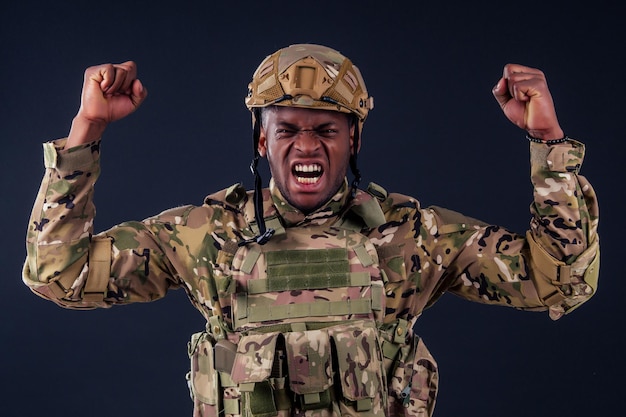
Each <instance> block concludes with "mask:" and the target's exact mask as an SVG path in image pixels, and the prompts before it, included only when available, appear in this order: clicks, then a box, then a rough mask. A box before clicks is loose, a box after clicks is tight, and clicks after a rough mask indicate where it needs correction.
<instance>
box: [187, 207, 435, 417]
mask: <svg viewBox="0 0 626 417" xmlns="http://www.w3.org/2000/svg"><path fill="white" fill-rule="evenodd" d="M368 202H369V203H370V204H369V205H366V206H368V207H367V210H370V211H371V210H376V209H377V210H378V212H379V213H374V215H375V216H377V217H380V218H384V217H383V213H382V211H381V209H380V206H379V204H378V202H377V201H376V199H375V198H372V199H369V200H368ZM371 203H374V204H375V205H374V204H371ZM250 205H251V204H250V203H247V204H246V206H248V207H246V209H248V210H249V209H250V207H249V206H250ZM357 212H359V213H360V214H361V215H363V212H364V207H359V209H358V210H357ZM324 220H328V219H324ZM343 220H345V218H339V220H338V221H335V222H334V223H333V224H332V225H329V224H328V222H327V221H320V222H319V223H316V222H312V223H310V224H307V225H303V226H298V227H293V228H283V227H282V226H281V225H280V223H279V222H278V218H277V217H274V216H271V215H270V216H268V217H267V218H266V222H267V223H269V224H271V227H274V228H275V229H276V231H277V232H276V234H275V236H274V237H272V239H271V240H270V241H269V242H268V243H267V244H265V245H258V244H250V245H245V246H241V247H238V248H236V250H235V249H234V248H233V250H231V251H230V253H229V252H228V250H223V251H221V253H220V255H219V256H220V257H221V258H222V259H221V261H222V262H224V261H225V262H226V263H227V264H230V268H228V270H229V274H228V275H227V276H219V277H216V287H217V291H218V294H219V301H220V305H221V306H222V311H223V312H224V317H211V318H210V320H209V323H208V324H207V331H205V332H200V333H197V334H194V335H193V337H192V340H191V342H190V344H189V356H190V358H191V371H190V372H189V374H188V380H189V387H190V391H191V395H192V398H193V400H194V417H200V416H202V417H205V416H210V417H217V416H224V417H238V416H245V417H269V416H291V415H298V416H311V417H339V416H344V415H348V416H364V417H365V416H372V417H374V416H376V417H385V416H424V417H425V416H429V415H431V413H432V409H433V407H434V403H435V397H436V392H437V384H438V374H437V365H436V363H435V361H434V359H433V358H432V356H431V355H430V353H429V352H428V350H427V348H426V346H425V345H424V344H423V342H422V341H421V339H420V338H419V337H417V336H415V335H413V332H412V330H411V329H410V328H409V326H410V323H409V322H407V321H406V320H401V319H400V320H397V321H396V322H394V323H384V320H383V319H384V313H385V282H386V274H385V271H384V268H381V267H380V266H379V262H378V258H379V257H378V251H377V248H376V247H375V246H374V245H373V244H372V243H371V242H370V240H369V239H368V238H367V236H365V235H364V234H362V233H360V230H361V229H362V225H357V224H356V223H355V222H354V221H343ZM272 223H273V224H272ZM251 226H252V227H251V228H253V225H251Z"/></svg>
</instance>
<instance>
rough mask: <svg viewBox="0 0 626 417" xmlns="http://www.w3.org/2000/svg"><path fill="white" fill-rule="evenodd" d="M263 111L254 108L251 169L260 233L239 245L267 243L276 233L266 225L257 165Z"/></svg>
mask: <svg viewBox="0 0 626 417" xmlns="http://www.w3.org/2000/svg"><path fill="white" fill-rule="evenodd" d="M260 116H261V112H260V110H259V109H258V108H256V109H254V126H253V127H252V140H253V143H254V158H253V159H252V162H251V163H250V171H252V174H253V175H254V217H255V220H256V223H257V225H258V226H259V234H258V235H257V236H255V237H253V238H251V239H246V240H243V241H241V242H239V244H238V245H239V246H245V245H247V244H248V243H253V242H256V243H258V244H259V245H265V244H266V243H267V242H269V241H270V239H271V238H272V236H273V235H274V233H275V230H274V229H272V228H269V229H268V228H267V227H266V226H265V219H264V218H263V191H262V189H263V180H262V179H261V175H260V174H259V170H258V168H257V166H258V165H259V159H261V155H260V154H259V136H260V133H261V124H260V122H259V119H260Z"/></svg>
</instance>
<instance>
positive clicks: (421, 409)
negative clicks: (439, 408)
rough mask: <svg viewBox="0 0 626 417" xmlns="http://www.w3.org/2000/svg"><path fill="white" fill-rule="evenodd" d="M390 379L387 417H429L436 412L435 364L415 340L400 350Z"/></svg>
mask: <svg viewBox="0 0 626 417" xmlns="http://www.w3.org/2000/svg"><path fill="white" fill-rule="evenodd" d="M392 369H393V370H392V374H391V375H390V376H389V401H388V407H389V411H388V415H394V416H405V417H430V416H431V415H432V413H433V409H434V408H435V401H436V399H437V388H438V384H439V374H438V371H437V363H436V362H435V359H434V358H433V357H432V355H431V354H430V352H429V351H428V348H427V347H426V345H425V344H424V342H423V341H422V339H421V338H420V337H418V336H414V337H413V340H412V343H411V344H410V345H404V346H402V347H401V348H400V351H399V352H398V356H397V358H396V361H395V363H394V365H393V368H392Z"/></svg>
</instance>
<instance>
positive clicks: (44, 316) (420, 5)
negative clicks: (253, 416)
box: [0, 0, 626, 417]
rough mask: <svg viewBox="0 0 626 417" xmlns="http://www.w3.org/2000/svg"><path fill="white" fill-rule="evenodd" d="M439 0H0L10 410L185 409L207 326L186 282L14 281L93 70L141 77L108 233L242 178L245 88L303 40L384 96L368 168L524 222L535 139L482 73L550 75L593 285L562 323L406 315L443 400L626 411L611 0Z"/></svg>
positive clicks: (414, 188) (546, 411) (122, 412)
mask: <svg viewBox="0 0 626 417" xmlns="http://www.w3.org/2000/svg"><path fill="white" fill-rule="evenodd" d="M434 3H435V2H428V3H424V2H419V1H414V2H409V1H405V2H399V1H393V0H388V1H385V2H383V1H343V2H342V1H335V2H314V1H309V2H286V1H282V2H277V1H258V2H238V1H234V0H233V1H229V2H210V1H196V2H187V1H177V2H167V3H163V4H161V5H155V4H153V2H141V1H138V2H132V3H131V2H118V1H107V2H97V3H96V2H88V1H84V0H83V1H80V2H79V1H65V2H62V1H57V2H35V1H28V0H26V1H20V2H17V1H13V2H3V3H2V6H0V47H1V49H0V54H1V55H0V81H1V83H2V87H1V88H0V106H1V112H0V138H1V139H2V141H3V143H2V151H1V152H0V153H1V158H2V162H1V167H2V170H3V171H2V175H1V177H0V178H1V181H2V195H3V199H2V212H1V213H2V220H3V230H4V233H3V239H2V242H1V245H2V250H1V251H0V253H1V256H2V266H3V269H2V272H3V274H2V275H3V279H2V280H1V281H0V282H1V284H0V285H1V287H0V289H1V292H0V294H2V303H1V304H0V315H1V317H2V320H1V321H0V323H1V324H0V335H1V337H2V343H1V345H0V346H1V347H0V375H1V376H0V378H1V382H2V386H3V388H2V389H1V390H0V398H1V401H0V416H3V417H4V416H6V417H12V416H21V417H28V416H41V415H47V416H55V417H56V416H94V417H96V416H116V417H126V416H190V415H191V408H192V405H191V401H190V399H189V396H188V392H187V388H186V383H185V379H184V374H185V372H186V371H187V369H188V363H187V361H188V360H187V354H186V343H187V340H188V337H189V335H190V334H191V333H192V332H195V331H198V330H200V329H202V328H203V325H204V323H203V321H202V319H201V316H200V315H199V314H197V313H196V312H195V310H194V309H193V308H192V307H191V305H190V304H189V303H188V302H187V300H186V296H185V294H184V292H183V291H182V290H181V291H174V292H172V293H171V294H169V295H168V297H166V298H165V299H164V300H161V301H158V302H155V303H152V304H151V305H145V306H144V305H132V306H125V307H115V308H112V309H109V310H100V311H90V312H76V311H70V310H64V309H61V308H59V307H57V306H56V305H54V304H53V303H51V302H47V301H44V300H43V299H40V298H38V297H36V296H35V295H33V294H32V293H31V292H30V291H29V290H28V289H27V288H26V287H25V286H24V285H23V284H22V282H21V278H20V277H21V266H22V262H23V259H24V256H25V248H24V236H25V232H26V226H27V221H28V215H29V213H30V207H31V205H32V203H33V200H34V198H35V195H36V191H37V188H38V186H39V181H40V179H41V175H42V174H43V167H42V152H41V143H42V142H43V141H46V140H51V139H55V138H57V137H61V136H65V135H66V134H67V132H68V129H69V126H70V122H71V119H72V117H73V116H74V114H75V112H76V110H77V109H78V105H79V97H80V90H81V86H82V76H83V71H84V69H85V68H86V67H88V66H90V65H94V64H99V63H104V62H120V61H125V60H129V59H132V60H135V61H136V62H137V63H138V66H139V73H140V78H141V79H142V81H143V82H144V84H145V85H146V87H147V88H148V89H149V92H150V94H149V97H148V99H147V100H146V102H145V103H144V105H143V106H142V108H141V109H140V110H139V111H138V112H137V113H135V114H133V115H132V116H131V117H129V118H128V119H125V120H122V121H119V122H117V123H115V124H113V125H112V126H110V128H109V129H108V130H107V132H106V134H105V138H104V147H103V155H102V156H103V169H102V170H103V175H102V177H101V180H100V181H99V183H98V185H97V197H96V204H97V206H98V218H97V221H96V229H97V231H101V230H103V229H106V228H109V227H111V226H113V225H114V224H117V223H119V222H121V221H124V220H131V219H143V218H145V217H148V216H150V215H153V214H156V213H158V212H160V211H162V210H164V209H167V208H170V207H173V206H176V205H179V204H186V203H197V204H199V203H201V201H202V198H203V197H204V196H205V195H206V194H209V193H211V192H213V191H216V190H218V189H221V188H223V187H226V186H229V185H231V184H232V183H234V182H239V181H241V182H243V183H244V184H245V185H246V186H247V187H250V186H251V185H252V177H251V175H250V173H249V171H248V164H249V160H250V156H251V154H252V149H251V145H250V118H249V114H248V112H247V110H246V109H245V107H244V105H243V97H244V96H245V94H246V91H247V84H248V82H249V80H250V77H251V75H252V72H253V71H254V70H255V69H256V66H257V65H258V64H259V63H260V61H261V60H262V59H263V58H264V57H265V56H266V55H268V54H270V53H271V52H273V51H275V50H276V49H278V48H280V47H283V46H287V45H289V44H293V43H304V42H311V43H321V44H327V45H329V46H332V47H334V48H335V49H337V50H339V51H341V52H342V53H344V54H345V55H347V56H348V57H350V58H351V59H352V60H353V61H354V62H355V63H356V64H357V65H358V66H359V68H360V69H361V71H362V73H363V75H364V78H365V80H366V83H367V87H368V89H369V91H370V93H371V94H372V95H373V96H374V97H375V101H376V107H375V109H374V110H373V111H372V113H371V114H370V118H369V119H368V121H367V123H366V124H365V131H364V134H363V147H362V149H361V159H360V166H361V170H362V172H363V173H364V184H367V182H369V181H376V182H377V183H379V184H381V185H383V186H384V187H386V188H387V189H388V190H392V191H397V192H403V193H406V194H410V195H413V196H415V197H417V198H419V199H420V200H421V202H422V204H423V205H429V204H437V205H442V206H445V207H448V208H452V209H456V210H459V211H462V212H464V213H465V214H467V215H470V216H473V217H478V218H481V219H483V220H485V221H489V222H492V223H495V224H500V225H502V226H506V227H508V228H510V229H513V230H516V231H519V232H523V231H524V230H525V229H526V227H527V224H528V219H529V214H528V206H529V203H530V191H531V189H530V184H529V180H528V144H527V141H526V139H524V132H522V131H520V130H519V129H518V128H516V127H515V126H513V125H512V124H510V123H509V122H508V121H507V120H506V119H505V117H504V116H503V115H502V113H501V112H500V110H499V108H498V106H497V104H496V102H495V100H493V98H492V96H491V88H492V86H493V85H494V84H495V83H496V81H497V80H498V78H499V77H500V74H501V71H502V67H503V65H504V64H506V63H507V62H516V63H522V64H525V65H529V66H533V67H537V68H541V69H542V70H544V71H545V73H546V74H547V76H548V83H549V85H550V87H551V91H552V94H553V96H554V100H555V103H556V107H557V112H558V114H559V120H560V122H561V125H562V126H563V128H564V130H565V131H566V133H567V134H569V135H570V136H572V137H575V138H578V139H580V140H582V141H584V142H585V143H586V144H587V158H586V162H585V165H584V167H583V169H582V173H583V174H584V175H585V176H587V177H588V178H589V179H590V180H591V181H592V183H593V184H594V186H595V189H596V192H597V193H598V195H599V199H600V207H601V212H602V222H601V226H600V233H601V238H602V247H603V251H602V266H601V286H600V289H599V291H598V293H597V295H596V296H595V297H594V298H593V299H592V300H591V301H589V302H588V303H587V304H586V305H584V306H583V307H581V308H580V309H579V310H577V311H576V312H575V313H573V314H571V315H568V316H566V317H565V318H563V319H561V320H559V321H557V322H552V321H551V320H550V319H549V318H548V317H547V314H543V313H522V312H519V311H516V310H511V309H506V308H501V307H486V306H483V305H478V304H473V303H468V302H465V301H462V300H460V299H457V298H456V297H454V296H451V295H448V296H444V297H443V298H442V299H441V300H440V301H439V303H438V304H437V305H436V306H435V307H433V308H432V309H430V310H428V311H426V312H425V314H424V315H423V317H422V318H421V319H420V320H419V322H418V333H419V334H421V335H422V336H423V337H424V339H425V341H426V343H427V344H428V346H429V347H430V349H431V351H432V352H433V354H434V355H435V357H436V359H437V360H438V362H439V365H440V368H441V384H440V395H439V400H438V405H437V411H436V413H435V414H436V415H437V416H510V417H517V416H519V417H522V416H524V417H526V416H529V415H531V416H570V417H582V416H589V415H594V416H596V415H597V416H604V415H609V414H611V415H615V413H617V414H620V413H621V412H620V411H619V410H620V409H621V410H623V409H624V405H625V401H624V394H623V392H622V391H623V386H624V381H623V379H624V377H623V376H624V375H625V372H626V366H625V361H624V355H623V353H624V351H625V348H626V343H625V341H624V340H625V337H624V324H623V318H624V312H623V309H622V308H621V306H620V304H621V303H622V300H623V295H624V292H625V290H626V288H625V285H624V282H623V277H622V275H623V273H622V272H621V271H622V268H621V265H622V264H621V262H620V260H619V258H620V257H621V256H623V254H622V255H620V252H619V250H620V244H619V241H620V236H621V233H622V231H623V225H622V223H620V222H619V221H618V218H620V217H621V216H623V211H622V209H623V206H622V205H621V204H620V201H621V200H622V197H621V194H622V191H620V190H621V186H622V184H623V183H624V174H623V167H622V166H621V165H622V163H623V157H622V155H621V153H622V152H623V151H624V145H623V141H622V140H623V139H622V137H621V136H622V132H623V131H624V126H623V122H624V117H623V106H622V105H621V104H622V101H623V100H624V97H625V93H626V91H625V88H624V21H623V13H621V12H620V8H619V7H618V4H619V2H614V3H603V2H601V1H595V2H584V3H583V4H581V5H575V2H565V1H555V2H548V1H544V2H535V1H525V2H524V1H517V2H512V1H507V2H502V3H498V2H493V1H492V2H487V3H486V4H484V5H483V4H477V3H478V2H461V1H459V2H437V4H436V5H435V4H434ZM267 180H268V176H267V175H265V181H266V182H267ZM620 225H622V226H620ZM622 412H623V411H622Z"/></svg>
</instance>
